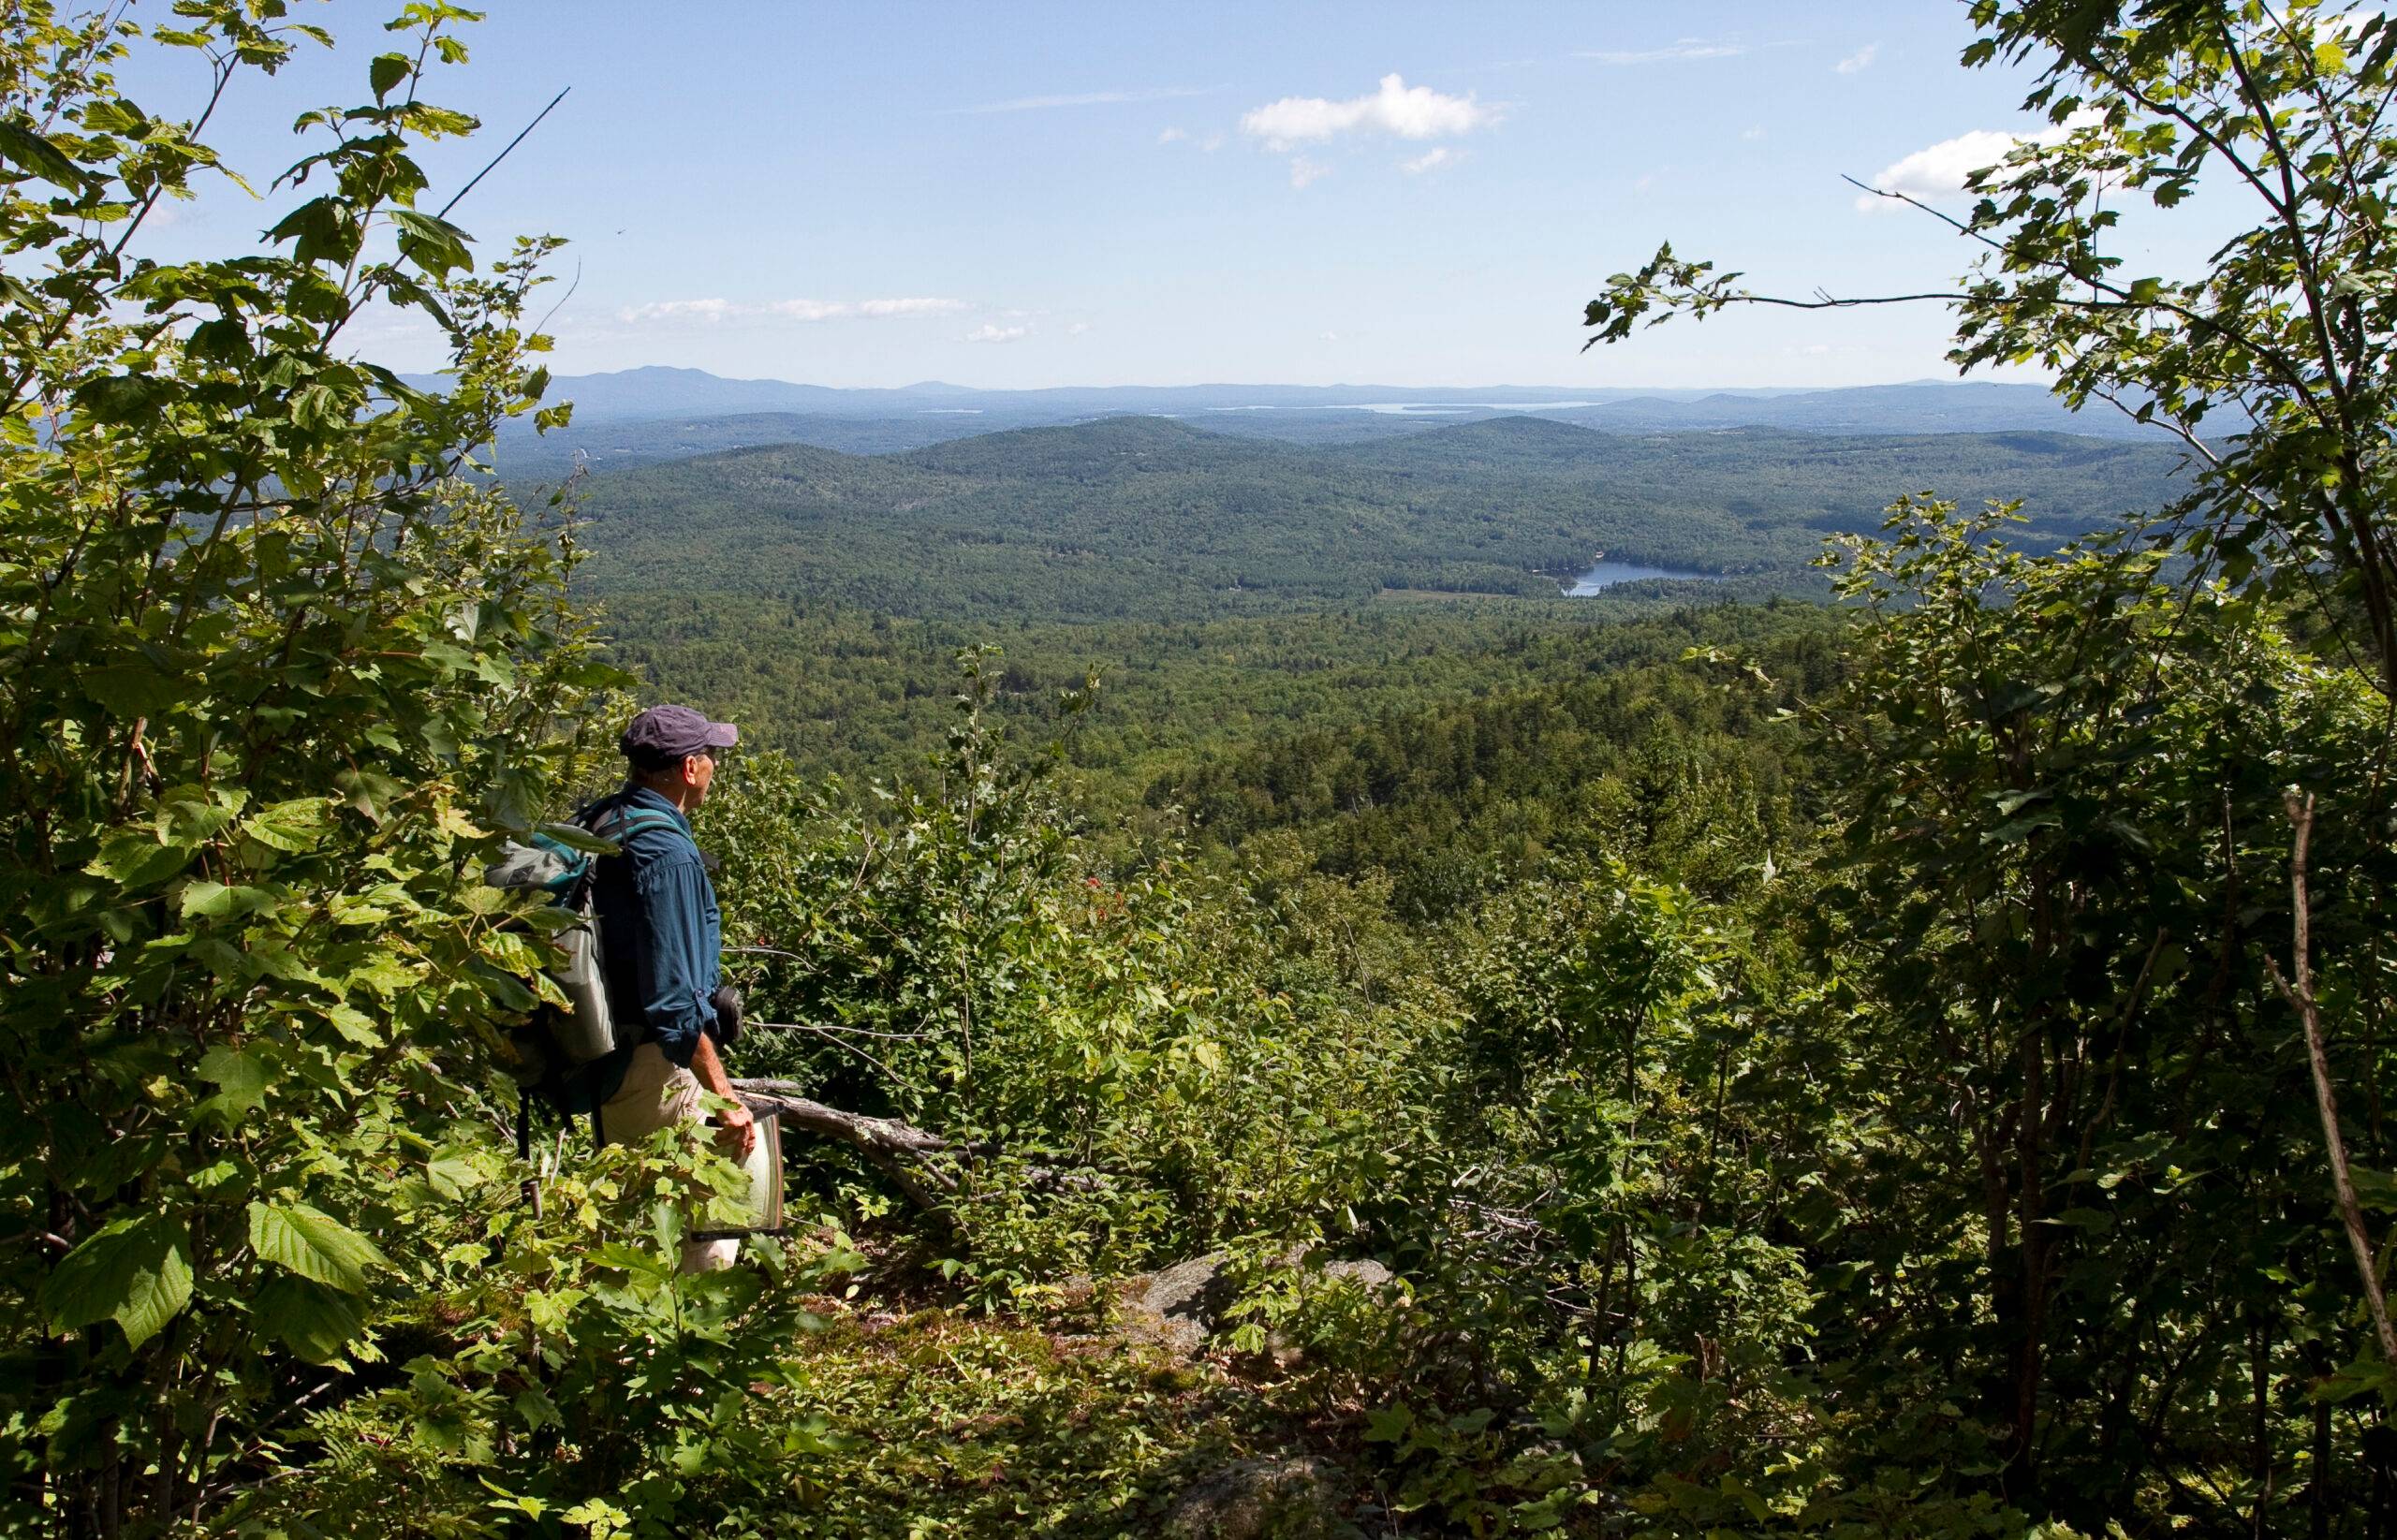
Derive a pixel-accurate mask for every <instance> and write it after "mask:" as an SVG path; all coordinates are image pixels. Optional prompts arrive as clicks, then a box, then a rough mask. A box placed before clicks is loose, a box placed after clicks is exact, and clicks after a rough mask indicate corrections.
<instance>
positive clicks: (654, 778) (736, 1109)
mask: <svg viewBox="0 0 2397 1540" xmlns="http://www.w3.org/2000/svg"><path fill="white" fill-rule="evenodd" d="M740 740H741V732H740V729H739V728H737V727H735V726H732V725H731V724H730V723H728V722H710V721H709V720H708V719H707V718H706V717H704V716H702V715H701V714H699V712H698V711H692V710H691V709H690V708H688V707H686V706H652V707H651V708H649V710H647V711H642V712H641V713H640V715H639V716H636V717H634V718H633V720H632V726H628V727H626V728H625V733H624V737H623V738H622V739H620V740H619V741H618V743H617V746H618V747H619V748H621V749H622V750H623V751H624V755H625V761H626V765H627V773H626V776H625V785H624V789H623V790H621V791H618V792H616V793H615V794H613V795H612V796H610V797H608V798H606V799H603V800H602V801H600V802H598V803H596V804H594V805H593V806H592V807H591V808H590V809H588V810H586V812H585V814H584V820H583V821H584V822H585V823H586V824H587V825H588V826H589V827H590V828H591V829H594V830H595V831H596V832H597V833H600V834H603V835H610V837H611V838H617V839H618V841H619V843H620V846H621V848H622V851H623V854H622V855H620V856H615V857H610V858H605V859H603V860H601V861H600V863H599V867H598V874H597V877H596V886H595V887H594V890H593V906H594V907H595V908H596V910H597V912H598V916H599V933H600V935H601V936H602V937H603V938H604V945H605V948H606V963H607V970H608V998H609V1005H610V1009H611V1010H612V1011H613V1012H617V1013H623V1014H624V1015H628V1016H630V1017H631V1018H633V1019H638V1020H639V1021H640V1023H641V1026H642V1031H641V1038H640V1042H639V1043H638V1044H637V1045H635V1046H634V1048H633V1049H632V1051H631V1054H630V1056H629V1057H628V1058H627V1059H626V1061H625V1065H624V1078H623V1080H622V1082H621V1083H620V1084H618V1085H617V1087H616V1088H615V1089H614V1091H613V1092H612V1093H610V1094H609V1095H608V1097H607V1099H606V1100H605V1101H604V1102H603V1103H602V1104H601V1105H600V1107H599V1126H600V1129H601V1132H602V1133H603V1135H604V1136H605V1137H606V1138H607V1139H608V1141H609V1142H610V1143H611V1144H612V1143H617V1142H620V1141H625V1140H631V1139H639V1138H644V1137H648V1136H649V1135H650V1134H651V1133H653V1132H654V1131H656V1130H657V1129H660V1128H663V1127H666V1126H667V1125H668V1124H669V1123H675V1122H699V1120H700V1118H701V1117H702V1116H703V1115H704V1111H705V1107H704V1105H703V1102H702V1099H701V1092H702V1091H703V1090H705V1091H712V1092H713V1093H715V1094H717V1095H718V1096H721V1097H723V1098H724V1099H725V1100H727V1101H728V1102H730V1103H731V1104H732V1105H731V1106H730V1107H728V1108H727V1109H725V1110H724V1111H722V1112H720V1113H719V1114H718V1119H719V1121H720V1122H721V1123H722V1124H723V1128H722V1131H721V1133H720V1135H719V1138H720V1140H721V1142H722V1143H723V1144H724V1146H725V1147H726V1152H727V1153H728V1154H730V1155H731V1156H732V1157H733V1158H734V1159H736V1160H743V1161H745V1160H747V1159H748V1158H749V1152H750V1151H751V1150H752V1149H753V1148H754V1147H755V1145H756V1143H757V1127H756V1125H755V1122H754V1121H753V1120H752V1119H751V1117H750V1115H749V1110H748V1108H746V1107H743V1106H742V1105H741V1102H740V1099H739V1098H738V1097H737V1096H735V1095H734V1094H733V1090H732V1081H731V1079H730V1078H728V1076H727V1075H726V1074H725V1072H724V1061H723V1060H722V1059H721V1058H720V1057H719V1056H718V1055H717V1052H716V1033H717V1021H716V1008H715V993H716V986H717V984H718V983H719V982H720V978H721V974H720V964H721V961H722V950H723V917H722V916H721V914H720V913H719V912H718V910H717V908H716V902H715V884H714V883H713V881H711V880H710V879H709V876H708V869H707V864H706V862H705V861H704V860H703V859H702V858H701V857H700V855H699V846H698V845H697V844H696V843H693V842H692V839H691V823H690V813H691V810H692V809H693V808H696V807H698V806H699V803H700V802H702V801H704V800H705V799H707V794H708V786H709V785H710V784H711V783H712V782H713V780H714V779H715V760H716V755H717V754H718V753H720V752H721V751H722V750H725V749H728V748H730V747H731V746H732V745H733V744H735V743H737V742H739V741H740ZM636 810H638V811H640V812H643V813H648V814H664V816H655V817H647V818H640V819H635V820H629V821H627V820H625V814H628V813H632V812H634V811H636ZM619 823H623V824H625V828H624V829H623V832H622V833H621V835H618V834H615V833H612V832H611V831H612V830H613V829H614V828H615V826H617V825H618V824H619ZM737 1249H738V1243H737V1242H735V1241H731V1240H715V1241H696V1242H693V1243H692V1244H690V1245H687V1246H685V1247H684V1248H683V1269H684V1271H686V1272H697V1271H705V1270H709V1269H715V1268H721V1267H727V1266H728V1265H730V1263H731V1261H732V1257H733V1254H734V1252H735V1251H736V1250H737Z"/></svg>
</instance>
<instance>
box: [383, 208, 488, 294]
mask: <svg viewBox="0 0 2397 1540" xmlns="http://www.w3.org/2000/svg"><path fill="white" fill-rule="evenodd" d="M391 223H392V224H394V225H397V226H398V227H400V255H401V256H403V257H406V258H407V259H408V260H409V261H411V262H414V263H415V264H416V265H417V266H419V267H420V268H422V269H424V271H427V272H430V273H432V274H433V275H434V277H436V278H437V277H439V276H441V275H442V274H443V273H446V272H449V271H451V270H453V269H457V268H468V267H472V266H474V261H475V259H474V257H473V256H472V254H470V253H469V252H468V251H467V250H466V239H467V237H466V232H465V231H463V230H462V229H460V228H459V227H457V226H455V225H452V224H450V223H449V221H448V220H445V219H435V218H434V217H433V216H432V215H431V214H425V213H417V212H416V211H415V210H413V209H394V210H392V211H391Z"/></svg>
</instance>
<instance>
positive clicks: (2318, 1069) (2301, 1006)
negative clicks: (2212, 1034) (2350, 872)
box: [2264, 787, 2397, 1369]
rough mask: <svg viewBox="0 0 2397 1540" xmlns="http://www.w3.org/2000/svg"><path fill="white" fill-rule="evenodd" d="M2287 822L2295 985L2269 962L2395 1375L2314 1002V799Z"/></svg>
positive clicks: (2392, 1330) (2385, 1308) (2292, 797)
mask: <svg viewBox="0 0 2397 1540" xmlns="http://www.w3.org/2000/svg"><path fill="white" fill-rule="evenodd" d="M2287 807H2288V821H2289V826H2290V828H2291V829H2293V830H2294V837H2293V838H2292V840H2291V842H2290V846H2289V857H2288V885H2289V898H2290V904H2291V907H2292V910H2293V917H2292V920H2291V924H2292V926H2293V927H2294V930H2295V932H2296V934H2295V940H2294V943H2293V947H2294V952H2295V956H2294V957H2293V959H2292V961H2291V965H2292V967H2293V968H2294V970H2295V972H2296V975H2297V977H2296V980H2295V981H2294V982H2291V981H2290V980H2289V979H2287V978H2285V977H2283V976H2282V975H2281V965H2280V961H2279V960H2278V959H2276V958H2267V959H2265V961H2264V966H2265V967H2266V968H2267V969H2268V970H2270V971H2271V973H2272V988H2274V989H2275V990H2279V991H2280V994H2281V998H2282V999H2284V1000H2286V1001H2287V1002H2288V1003H2289V1005H2290V1007H2291V1008H2292V1009H2294V1010H2295V1011H2296V1012H2297V1014H2298V1017H2299V1019H2301V1020H2302V1021H2303V1022H2304V1023H2305V1057H2306V1063H2307V1065H2308V1067H2309V1068H2311V1069H2312V1071H2313V1072H2314V1105H2315V1107H2316V1110H2317V1111H2318V1112H2320V1113H2321V1115H2322V1145H2323V1148H2324V1149H2325V1150H2326V1151H2329V1153H2330V1157H2331V1192H2332V1195H2334V1197H2335V1198H2336V1200H2337V1202H2338V1206H2339V1219H2340V1222H2341V1224H2342V1225H2345V1226H2346V1232H2347V1248H2348V1250H2350V1251H2352V1252H2353V1253H2354V1254H2355V1259H2356V1271H2357V1273H2358V1274H2359V1275H2360V1277H2361V1278H2362V1281H2363V1299H2364V1304H2365V1305H2366V1307H2367V1308H2369V1309H2370V1310H2371V1312H2372V1325H2373V1329H2374V1330H2375V1332H2377V1333H2378V1334H2379V1337H2380V1355H2381V1357H2384V1358H2386V1359H2387V1360H2388V1361H2389V1364H2390V1367H2391V1368H2392V1369H2397V1327H2391V1326H2390V1323H2389V1299H2388V1296H2387V1295H2386V1294H2385V1293H2384V1292H2383V1290H2382V1289H2381V1286H2380V1267H2379V1263H2378V1261H2377V1258H2376V1254H2375V1252H2374V1250H2373V1245H2372V1238H2371V1235H2370V1234H2369V1233H2368V1232H2367V1231H2366V1230H2365V1229H2364V1223H2363V1205H2362V1204H2361V1203H2360V1202H2359V1201H2358V1200H2357V1197H2356V1183H2355V1177H2354V1175H2353V1174H2352V1173H2351V1172H2350V1171H2349V1170H2348V1168H2347V1145H2346V1139H2345V1138H2344V1137H2341V1135H2340V1132H2339V1103H2338V1098H2337V1096H2336V1095H2335V1094H2334V1093H2333V1092H2332V1089H2331V1057H2330V1053H2329V1051H2328V1050H2327V1049H2325V1047H2324V1046H2323V1036H2322V1012H2321V1008H2320V1006H2319V1005H2316V1002H2315V998H2314V963H2313V953H2314V941H2313V916H2312V912H2311V909H2310V907H2309V904H2308V902H2307V898H2306V891H2305V849H2306V846H2307V844H2308V843H2311V841H2312V839H2313V836H2314V794H2313V793H2311V792H2308V793H2306V795H2305V797H2304V799H2302V800H2300V799H2299V797H2298V794H2297V791H2296V789H2295V788H2294V787H2292V788H2290V790H2289V791H2288V793H2287Z"/></svg>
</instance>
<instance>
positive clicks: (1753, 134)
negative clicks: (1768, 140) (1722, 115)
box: [1740, 124, 1764, 144]
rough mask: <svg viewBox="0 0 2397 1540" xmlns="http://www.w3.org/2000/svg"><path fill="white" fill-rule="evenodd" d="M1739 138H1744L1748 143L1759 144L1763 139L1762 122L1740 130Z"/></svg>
mask: <svg viewBox="0 0 2397 1540" xmlns="http://www.w3.org/2000/svg"><path fill="white" fill-rule="evenodd" d="M1740 138H1742V139H1745V140H1746V141H1747V142H1748V143H1750V144H1760V143H1762V142H1763V141H1764V125H1762V124H1758V125H1757V126H1756V127H1754V128H1750V129H1746V130H1744V131H1743V132H1742V134H1741V135H1740Z"/></svg>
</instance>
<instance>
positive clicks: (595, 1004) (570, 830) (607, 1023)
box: [483, 808, 675, 1084]
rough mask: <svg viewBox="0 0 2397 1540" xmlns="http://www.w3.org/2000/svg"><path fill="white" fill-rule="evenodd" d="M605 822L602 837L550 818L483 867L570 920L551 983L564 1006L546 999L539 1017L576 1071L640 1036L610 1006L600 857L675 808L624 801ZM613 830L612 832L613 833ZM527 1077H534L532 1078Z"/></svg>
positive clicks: (656, 825)
mask: <svg viewBox="0 0 2397 1540" xmlns="http://www.w3.org/2000/svg"><path fill="white" fill-rule="evenodd" d="M613 812H614V816H613V817H612V818H610V820H609V821H608V822H607V823H606V824H605V825H604V826H603V827H604V828H605V829H606V831H607V835H606V836H603V835H602V834H600V833H599V832H597V831H596V830H595V829H592V828H590V827H589V826H587V825H585V824H583V823H581V822H580V821H577V822H573V823H565V824H544V825H542V826H541V827H540V828H539V829H536V830H535V831H534V833H533V837H532V840H531V841H530V843H518V842H516V841H513V840H511V841H509V842H508V843H507V844H505V845H503V846H502V847H501V849H500V858H499V859H498V860H496V861H493V863H492V864H491V865H489V866H487V867H485V868H484V869H483V881H484V882H485V883H486V884H488V885H489V886H491V887H502V888H507V889H510V890H512V891H518V892H522V891H527V890H538V891H539V892H542V893H544V894H546V895H548V897H549V899H550V902H551V904H552V906H554V907H556V908H559V909H563V910H565V911H566V913H567V914H568V915H569V916H571V917H572V918H571V920H570V921H569V922H568V923H567V924H566V925H565V926H564V927H562V928H561V929H559V930H558V931H555V932H553V933H552V934H551V937H550V940H551V944H552V945H554V946H557V947H558V949H559V950H560V951H561V952H562V953H564V954H565V955H564V956H563V957H562V958H560V960H559V961H558V963H557V965H556V966H555V967H553V968H551V969H550V970H549V976H550V979H551V982H553V983H555V984H556V985H557V987H558V988H559V989H560V990H563V991H565V994H566V1002H567V1004H566V1005H565V1006H563V1007H560V1006H557V1005H548V1004H546V1003H545V1004H543V1005H540V1006H538V1007H537V1008H536V1010H535V1012H534V1017H535V1019H536V1021H537V1024H538V1025H539V1026H540V1028H541V1029H542V1033H541V1035H542V1037H543V1039H544V1040H545V1045H546V1047H547V1048H548V1049H549V1050H550V1052H551V1054H552V1055H553V1056H554V1058H555V1060H556V1061H557V1063H558V1064H560V1065H562V1066H563V1067H564V1068H566V1069H567V1070H569V1071H571V1070H575V1069H579V1068H581V1066H583V1065H585V1064H588V1063H592V1062H594V1061H595V1060H599V1059H604V1058H606V1057H607V1056H608V1055H609V1054H610V1053H613V1052H615V1051H616V1050H617V1049H621V1048H625V1047H626V1046H628V1045H629V1044H631V1043H633V1042H636V1041H638V1040H639V1037H640V1025H639V1023H637V1022H620V1021H617V1020H616V1019H614V1012H613V1011H611V1010H610V1008H609V1005H608V965H607V954H606V952H605V950H604V947H605V941H604V938H602V937H601V935H600V933H599V914H598V910H597V907H596V902H595V900H596V891H595V890H596V887H597V886H598V884H597V877H598V872H599V858H601V857H604V856H613V855H617V854H619V853H620V852H621V851H622V849H623V844H622V841H623V840H624V838H625V836H626V835H629V834H632V833H635V832H637V831H639V830H640V829H662V828H665V827H668V826H669V825H673V824H674V822H675V820H674V819H673V818H672V817H670V816H669V815H668V814H663V813H659V812H657V811H655V810H654V809H652V808H618V809H615V810H613ZM608 836H612V838H611V837H608ZM549 1067H550V1066H543V1065H530V1066H526V1072H525V1073H524V1074H520V1076H519V1079H520V1080H522V1081H523V1082H524V1083H526V1084H531V1083H533V1082H535V1081H538V1080H540V1079H542V1078H544V1077H545V1074H546V1072H547V1069H548V1068H549ZM527 1076H529V1078H527Z"/></svg>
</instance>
